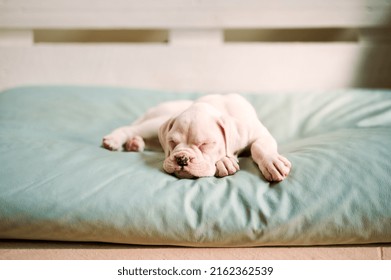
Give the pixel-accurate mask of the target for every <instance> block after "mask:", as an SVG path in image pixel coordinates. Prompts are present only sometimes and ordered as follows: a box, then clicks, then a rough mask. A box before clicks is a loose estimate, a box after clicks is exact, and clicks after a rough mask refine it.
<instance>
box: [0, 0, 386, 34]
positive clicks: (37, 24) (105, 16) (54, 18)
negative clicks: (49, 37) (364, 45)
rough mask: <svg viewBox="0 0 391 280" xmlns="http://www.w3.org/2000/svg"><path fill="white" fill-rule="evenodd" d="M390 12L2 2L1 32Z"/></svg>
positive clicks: (356, 18)
mask: <svg viewBox="0 0 391 280" xmlns="http://www.w3.org/2000/svg"><path fill="white" fill-rule="evenodd" d="M390 13H391V1H390V0H343V1H340V0H328V1H324V0H290V1H282V0H280V1H270V0H214V1H209V0H198V1H194V0H165V1H157V0H143V1H140V0H112V1H107V0H78V1H69V0H28V1H27V0H12V1H7V0H0V28H28V29H31V28H111V29H113V28H254V27H256V28H286V27H292V28H302V27H348V28H349V27H376V26H390V25H391V15H390Z"/></svg>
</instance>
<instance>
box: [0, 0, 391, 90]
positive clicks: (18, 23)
mask: <svg viewBox="0 0 391 280" xmlns="http://www.w3.org/2000/svg"><path fill="white" fill-rule="evenodd" d="M151 30H152V31H156V32H157V33H159V34H163V35H161V36H162V37H163V39H159V40H160V41H159V40H157V41H153V42H149V41H146V42H140V41H137V42H133V41H132V40H129V41H126V40H122V39H121V38H120V39H116V40H114V41H113V40H106V39H102V40H100V39H99V40H83V39H81V40H71V41H69V40H61V39H58V38H57V39H53V36H52V39H49V40H47V39H40V38H41V37H42V36H40V35H42V34H44V35H45V34H52V35H53V34H54V35H56V34H57V35H58V34H60V35H61V34H66V33H68V34H69V33H70V32H78V31H79V32H80V31H83V32H84V33H83V34H87V33H88V32H90V34H92V33H94V32H95V34H106V37H107V36H108V37H110V34H117V33H118V34H128V33H129V34H131V33H132V32H134V31H137V32H139V33H140V32H141V34H142V33H143V32H150V33H151ZM342 31H346V32H348V33H349V34H350V35H349V36H348V38H346V37H343V38H342V39H341V38H338V36H329V35H327V34H334V35H335V34H341V32H342ZM99 32H101V33H99ZM132 34H133V33H132ZM235 34H236V35H235ZM243 34H253V35H252V37H251V36H250V35H249V36H248V37H246V36H244V35H243ZM254 34H258V35H254ZM259 34H260V35H259ZM265 34H268V35H267V36H265ZM270 34H273V35H270ZM308 34H310V36H309V35H308ZM125 36H126V35H125ZM159 36H160V35H159ZM235 36H236V37H235ZM257 36H258V37H257ZM49 37H50V36H49ZM139 37H140V36H139ZM141 37H142V36H141ZM250 37H251V39H249V38H250ZM232 38H234V39H232ZM235 38H236V39H235ZM243 38H244V39H243ZM254 38H255V39H254ZM141 41H142V40H141ZM35 84H39V85H53V84H61V85H65V84H73V85H111V86H126V87H136V88H154V89H166V90H175V91H183V90H184V91H189V90H190V91H193V90H199V91H204V92H211V91H214V92H216V91H218V92H225V91H270V92H273V91H286V90H289V91H298V90H325V89H332V88H344V87H375V88H378V87H382V88H390V87H391V0H328V1H324V0H290V1H282V0H276V1H272V0H267V1H266V0H112V1H107V0H78V1H69V0H12V1H7V0H0V89H4V88H10V87H14V86H22V85H35Z"/></svg>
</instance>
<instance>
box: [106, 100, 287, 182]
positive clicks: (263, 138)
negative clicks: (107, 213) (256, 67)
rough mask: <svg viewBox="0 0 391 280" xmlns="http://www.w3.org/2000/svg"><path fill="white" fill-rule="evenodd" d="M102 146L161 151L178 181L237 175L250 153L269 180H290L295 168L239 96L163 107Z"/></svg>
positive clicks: (165, 166)
mask: <svg viewBox="0 0 391 280" xmlns="http://www.w3.org/2000/svg"><path fill="white" fill-rule="evenodd" d="M159 144H160V145H159ZM102 145H103V147H104V148H106V149H109V150H112V151H117V150H122V149H123V148H124V149H125V150H126V151H135V152H140V151H143V150H144V148H154V146H155V148H156V146H158V147H159V146H160V148H163V151H164V153H165V160H164V163H163V169H164V170H165V171H166V172H167V173H169V174H174V175H175V176H177V177H178V178H198V177H206V176H217V177H224V176H228V175H232V174H235V173H236V172H237V171H238V170H239V164H238V156H239V154H241V153H242V152H243V151H245V150H249V151H250V152H251V156H252V158H253V160H254V161H255V163H256V164H257V165H258V167H259V169H260V171H261V172H262V174H263V176H264V177H265V179H266V180H268V181H277V182H278V181H282V180H284V179H285V178H286V176H287V175H288V174H289V171H290V169H291V163H290V162H289V160H288V159H286V158H285V157H283V156H282V155H280V154H279V153H278V151H277V143H276V141H275V140H274V138H273V136H272V135H271V134H270V133H269V131H268V130H267V129H266V128H265V127H264V126H263V125H262V123H261V122H260V121H259V120H258V117H257V114H256V112H255V110H254V108H253V107H252V106H251V104H250V103H249V102H248V101H247V100H246V99H244V98H243V97H241V96H240V95H238V94H228V95H206V96H203V97H201V98H199V99H198V100H196V101H187V100H185V101H173V102H165V103H162V104H160V105H158V106H156V107H154V108H152V109H150V110H149V111H147V112H146V114H145V115H143V116H142V117H141V118H139V119H138V120H136V121H135V122H134V123H133V124H132V125H130V126H124V127H120V128H118V129H116V130H114V131H113V132H112V133H110V134H109V135H107V136H105V137H104V138H103V143H102Z"/></svg>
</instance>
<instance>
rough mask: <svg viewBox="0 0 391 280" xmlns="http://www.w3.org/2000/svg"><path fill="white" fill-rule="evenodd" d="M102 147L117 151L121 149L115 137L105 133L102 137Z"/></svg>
mask: <svg viewBox="0 0 391 280" xmlns="http://www.w3.org/2000/svg"><path fill="white" fill-rule="evenodd" d="M102 147H103V148H105V149H107V150H110V151H119V150H121V149H122V144H121V142H120V141H118V139H116V137H114V136H112V135H107V136H105V137H103V140H102Z"/></svg>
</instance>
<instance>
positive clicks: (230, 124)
mask: <svg viewBox="0 0 391 280" xmlns="http://www.w3.org/2000/svg"><path fill="white" fill-rule="evenodd" d="M217 124H218V125H219V127H220V129H221V131H222V133H223V136H224V142H225V154H226V156H228V157H233V156H234V154H235V152H237V151H238V150H239V148H240V135H239V130H238V126H237V123H236V122H235V120H234V119H233V118H232V117H230V116H227V115H225V116H221V117H220V118H219V119H218V120H217Z"/></svg>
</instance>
